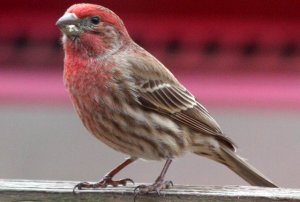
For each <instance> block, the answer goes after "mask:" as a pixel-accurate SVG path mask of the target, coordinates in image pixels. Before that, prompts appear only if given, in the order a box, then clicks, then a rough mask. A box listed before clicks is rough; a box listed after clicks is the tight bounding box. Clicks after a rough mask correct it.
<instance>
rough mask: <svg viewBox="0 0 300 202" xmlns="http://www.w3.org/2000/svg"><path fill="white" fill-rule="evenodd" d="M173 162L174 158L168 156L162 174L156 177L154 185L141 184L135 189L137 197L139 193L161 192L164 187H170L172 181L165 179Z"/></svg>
mask: <svg viewBox="0 0 300 202" xmlns="http://www.w3.org/2000/svg"><path fill="white" fill-rule="evenodd" d="M171 163H172V159H170V158H168V159H167V161H166V163H165V165H164V167H163V169H162V171H161V173H160V175H159V176H158V177H157V178H156V180H155V182H154V183H153V184H152V185H139V186H137V187H136V188H135V189H134V192H135V197H136V196H137V195H138V194H147V193H151V192H156V193H157V194H160V191H161V190H163V189H168V188H170V187H171V186H173V182H172V181H164V178H165V175H166V173H167V170H168V168H169V166H170V164H171Z"/></svg>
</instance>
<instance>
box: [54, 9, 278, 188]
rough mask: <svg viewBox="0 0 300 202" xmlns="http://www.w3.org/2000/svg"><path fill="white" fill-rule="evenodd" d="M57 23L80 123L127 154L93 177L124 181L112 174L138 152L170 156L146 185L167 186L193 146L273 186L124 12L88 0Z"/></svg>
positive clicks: (146, 155)
mask: <svg viewBox="0 0 300 202" xmlns="http://www.w3.org/2000/svg"><path fill="white" fill-rule="evenodd" d="M57 25H58V26H59V27H60V29H61V30H62V32H63V33H64V36H63V43H64V50H65V67H64V79H65V84H66V87H67V89H68V91H69V93H70V97H71V100H72V101H73V104H74V106H75V108H76V111H77V112H78V114H79V116H80V118H81V120H82V122H83V124H84V125H85V127H86V128H87V129H88V130H89V131H90V132H91V133H92V134H93V135H94V136H95V137H97V138H98V139H99V140H101V141H102V142H104V143H105V144H107V145H108V146H110V147H112V148H113V149H115V150H117V151H119V152H122V153H125V154H127V155H129V156H130V157H131V158H130V159H129V160H126V161H125V162H124V163H123V164H121V165H120V166H119V167H117V168H116V169H114V170H113V171H111V172H110V173H109V174H108V175H106V176H105V177H104V179H103V180H102V181H100V182H99V183H97V184H94V185H92V184H89V183H81V184H79V185H78V186H76V187H77V188H79V189H81V188H90V187H94V188H95V187H106V186H107V185H113V186H116V185H118V184H126V182H127V181H129V179H124V180H123V181H113V180H112V177H113V176H114V175H115V174H116V173H117V172H118V171H119V170H120V169H122V168H123V167H125V166H126V165H128V164H129V163H131V162H133V161H134V160H136V159H138V158H144V159H151V160H161V159H166V160H167V163H166V166H165V167H164V169H163V171H162V173H161V175H160V176H159V177H158V179H157V180H156V182H155V183H154V184H153V185H151V186H141V187H139V190H140V192H143V193H144V192H151V191H154V190H159V189H162V188H166V187H168V186H169V185H170V183H164V182H163V177H164V174H165V172H166V171H167V168H168V166H169V165H170V163H171V159H173V158H175V157H178V156H180V155H183V154H184V153H186V152H193V153H196V154H199V155H202V156H206V157H208V158H210V159H213V160H215V161H217V162H220V163H222V164H224V165H225V166H227V167H228V168H230V169H231V170H233V171H234V172H235V173H237V174H238V175H239V176H241V177H242V178H243V179H245V180H246V181H247V182H249V183H250V184H252V185H257V186H268V187H276V185H274V184H273V183H272V182H271V181H270V180H268V179H267V178H265V177H264V176H263V175H262V174H260V173H259V172H258V171H257V170H256V169H254V168H253V167H252V166H250V165H249V164H248V163H246V162H245V160H243V159H242V158H240V157H239V156H238V155H236V153H235V146H234V144H233V142H232V141H231V140H230V139H229V138H227V137H226V136H224V134H223V133H222V131H221V129H220V127H219V125H218V124H217V122H216V121H215V120H214V119H213V118H212V117H211V115H210V114H209V113H208V111H207V110H206V109H205V108H204V107H203V106H202V105H201V104H200V103H199V102H198V101H197V100H196V98H195V97H194V96H193V95H192V94H191V93H190V92H189V91H188V90H187V89H186V88H185V87H184V86H183V85H181V84H180V83H179V81H178V80H177V79H176V78H175V77H174V76H173V74H172V73H171V72H170V71H169V70H168V69H167V68H166V67H165V66H164V65H163V64H162V63H160V62H159V61H158V60H157V59H156V58H155V57H153V56H152V55H151V54H150V53H148V52H147V51H146V50H144V49H143V48H141V47H140V46H138V45H137V44H136V43H134V42H133V41H132V39H131V38H130V36H129V34H128V33H127V31H126V28H125V26H124V24H123V22H122V21H121V19H120V18H119V17H118V16H117V15H115V14H114V13H113V12H112V11H110V10H108V9H106V8H104V7H101V6H98V5H92V4H77V5H74V6H72V7H70V8H69V9H68V10H67V12H66V14H65V15H64V16H63V17H62V18H60V19H59V21H58V22H57Z"/></svg>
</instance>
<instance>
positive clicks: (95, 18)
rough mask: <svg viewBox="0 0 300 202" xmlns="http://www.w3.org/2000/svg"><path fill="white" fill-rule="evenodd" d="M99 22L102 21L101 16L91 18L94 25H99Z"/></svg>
mask: <svg viewBox="0 0 300 202" xmlns="http://www.w3.org/2000/svg"><path fill="white" fill-rule="evenodd" d="M99 22H100V18H99V17H98V16H95V17H92V18H91V23H93V24H94V25H98V24H99Z"/></svg>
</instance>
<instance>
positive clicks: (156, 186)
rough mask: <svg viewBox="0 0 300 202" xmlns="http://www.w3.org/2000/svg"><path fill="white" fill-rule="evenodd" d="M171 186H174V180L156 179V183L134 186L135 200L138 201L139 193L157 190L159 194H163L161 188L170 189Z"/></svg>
mask: <svg viewBox="0 0 300 202" xmlns="http://www.w3.org/2000/svg"><path fill="white" fill-rule="evenodd" d="M170 187H173V182H172V181H165V182H162V181H160V180H159V181H156V182H155V183H154V184H152V185H139V186H137V187H135V188H134V191H133V193H134V199H133V201H134V202H135V201H136V198H137V196H138V195H140V194H148V193H152V192H155V193H156V194H157V195H158V196H160V195H161V190H164V189H168V188H170Z"/></svg>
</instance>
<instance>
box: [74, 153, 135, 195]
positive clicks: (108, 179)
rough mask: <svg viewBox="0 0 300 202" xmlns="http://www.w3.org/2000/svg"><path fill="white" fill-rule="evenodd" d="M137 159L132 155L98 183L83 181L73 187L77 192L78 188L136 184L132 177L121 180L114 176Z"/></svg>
mask: <svg viewBox="0 0 300 202" xmlns="http://www.w3.org/2000/svg"><path fill="white" fill-rule="evenodd" d="M135 160H137V158H134V157H130V158H128V159H126V160H125V161H124V162H123V163H121V164H120V165H118V166H117V167H116V168H114V169H113V170H111V171H110V172H109V173H107V174H106V175H105V176H104V177H103V178H102V180H100V181H99V182H97V183H94V184H93V183H88V182H81V183H79V184H77V185H76V186H75V187H74V188H73V192H74V193H75V191H76V189H78V190H81V189H97V188H105V187H107V186H108V185H111V186H113V187H117V186H119V185H123V186H126V184H127V182H131V183H133V184H134V182H133V180H132V179H130V178H125V179H121V180H113V179H112V178H113V177H114V176H115V175H116V174H117V173H118V172H120V171H121V170H122V169H123V168H125V167H126V166H128V165H129V164H131V163H132V162H134V161H135Z"/></svg>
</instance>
